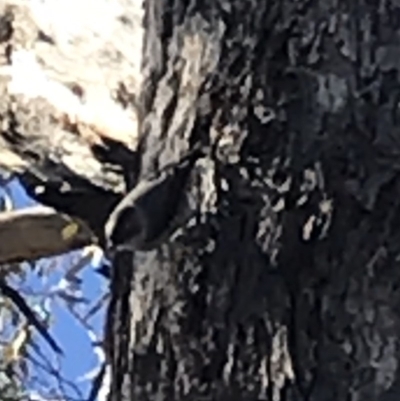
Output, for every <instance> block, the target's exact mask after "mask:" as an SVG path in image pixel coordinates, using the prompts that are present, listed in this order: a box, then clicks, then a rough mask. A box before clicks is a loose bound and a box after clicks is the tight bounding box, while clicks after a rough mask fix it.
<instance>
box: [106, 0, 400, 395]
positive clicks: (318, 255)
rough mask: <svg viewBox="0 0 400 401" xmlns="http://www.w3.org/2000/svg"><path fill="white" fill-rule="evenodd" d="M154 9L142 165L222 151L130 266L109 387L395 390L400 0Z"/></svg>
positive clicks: (119, 272) (159, 391) (117, 315)
mask: <svg viewBox="0 0 400 401" xmlns="http://www.w3.org/2000/svg"><path fill="white" fill-rule="evenodd" d="M145 9H146V16H145V23H144V24H145V28H146V32H145V42H144V50H143V51H144V53H143V57H144V59H143V60H144V61H143V77H144V84H143V87H142V93H141V95H142V96H141V100H140V107H141V121H140V123H141V124H140V138H141V141H142V142H141V145H142V146H141V152H142V153H141V157H142V158H141V168H142V171H144V172H145V173H146V172H148V171H150V170H152V169H154V168H155V166H158V168H162V166H163V165H165V164H167V163H169V162H173V161H176V160H178V159H179V157H180V156H181V155H182V154H183V153H184V152H185V151H186V150H187V149H188V148H190V147H191V146H192V145H191V144H193V143H196V142H198V141H200V142H202V143H210V144H211V145H212V147H211V148H212V150H211V151H210V153H209V155H208V156H206V157H204V158H202V159H201V160H199V161H198V163H197V164H196V167H195V169H194V171H193V174H192V180H191V183H190V185H189V186H188V187H187V188H186V189H185V193H186V195H187V198H188V208H187V209H189V214H188V216H189V218H188V220H187V221H188V222H187V224H186V225H185V226H182V227H181V228H180V229H178V230H177V232H176V233H175V235H174V236H173V237H172V238H171V239H170V240H169V241H168V242H167V243H164V244H162V245H160V246H159V247H158V248H157V249H155V250H153V251H151V252H136V253H135V254H134V255H133V259H132V261H131V260H130V257H129V255H126V254H124V255H119V257H117V259H116V260H115V262H114V273H113V296H114V301H113V303H112V305H111V313H110V332H111V333H112V334H111V338H112V347H111V350H110V355H111V363H112V368H113V369H112V371H113V373H112V390H111V397H110V399H112V400H118V401H119V400H132V399H134V400H153V399H157V400H175V401H178V400H221V401H222V400H229V401H232V400H260V399H268V400H315V401H327V400H343V399H348V400H385V401H388V400H395V399H398V398H399V397H400V375H399V369H398V361H399V336H400V320H399V311H398V305H399V290H398V286H399V278H400V273H399V271H400V270H399V252H400V247H399V243H400V242H399V241H400V236H399V233H400V231H399V222H400V214H399V212H400V210H399V201H398V198H397V197H398V196H399V180H398V178H397V175H398V163H397V161H396V158H397V157H398V154H399V150H400V147H399V146H400V142H399V141H400V140H399V138H400V136H399V135H400V132H399V123H398V118H399V117H398V96H399V89H398V87H399V78H398V72H399V61H398V60H399V55H400V47H399V45H398V40H399V32H398V16H399V15H400V14H399V13H400V8H399V5H398V4H397V2H390V1H389V2H388V1H380V2H368V1H358V2H351V1H341V2H338V1H334V0H331V1H329V0H328V1H324V2H317V1H298V2H293V1H262V2H260V1H252V0H242V1H237V2H232V1H224V0H217V1H214V2H209V3H205V2H199V1H196V0H191V1H183V0H175V1H171V0H170V1H163V2H160V1H158V0H148V1H146V3H145ZM186 212H187V210H186ZM128 279H131V282H130V283H128Z"/></svg>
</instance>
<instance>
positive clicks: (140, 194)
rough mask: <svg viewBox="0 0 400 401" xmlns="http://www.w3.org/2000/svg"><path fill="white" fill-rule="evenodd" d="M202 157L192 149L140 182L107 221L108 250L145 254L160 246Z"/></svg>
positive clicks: (201, 152) (200, 153)
mask: <svg viewBox="0 0 400 401" xmlns="http://www.w3.org/2000/svg"><path fill="white" fill-rule="evenodd" d="M199 150H200V152H199ZM202 154H203V151H201V149H198V148H197V149H194V150H193V151H192V152H190V153H189V154H188V155H186V157H184V158H182V159H181V160H180V161H179V162H177V163H175V164H174V165H172V166H169V167H168V168H165V169H163V170H162V171H161V172H160V173H159V174H157V175H155V174H153V175H151V176H148V177H142V178H141V179H139V181H138V183H137V185H136V186H135V187H133V189H131V190H130V191H129V192H128V193H127V194H126V195H125V197H124V198H123V199H122V200H121V201H120V202H119V203H118V204H117V206H116V207H115V208H114V210H113V211H112V212H111V214H110V215H109V217H108V220H107V222H106V224H105V238H106V244H107V249H108V250H114V251H118V250H124V249H125V250H134V251H135V250H143V251H145V250H149V249H153V248H155V247H157V245H159V244H160V242H161V241H162V240H163V239H164V238H165V237H166V235H167V234H168V233H170V229H171V224H170V223H171V222H172V220H173V218H174V216H175V215H176V214H177V212H178V208H179V205H180V200H181V196H182V192H183V190H184V187H185V185H186V182H187V179H188V177H189V175H190V172H191V170H192V167H193V165H194V163H195V161H196V160H197V159H198V158H199V157H200V156H201V155H202Z"/></svg>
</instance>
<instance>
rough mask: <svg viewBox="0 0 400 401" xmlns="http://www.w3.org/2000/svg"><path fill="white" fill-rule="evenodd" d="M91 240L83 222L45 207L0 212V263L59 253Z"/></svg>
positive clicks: (91, 234)
mask: <svg viewBox="0 0 400 401" xmlns="http://www.w3.org/2000/svg"><path fill="white" fill-rule="evenodd" d="M93 242H95V237H94V235H93V233H92V232H91V231H90V230H89V228H88V227H87V226H86V225H85V224H84V223H82V222H81V221H79V220H76V219H73V218H71V217H70V216H67V215H65V214H60V213H57V212H56V211H55V210H54V209H52V208H49V207H44V206H33V207H29V208H25V209H20V210H13V211H9V212H2V213H0V264H4V263H12V262H21V261H26V260H34V259H38V258H43V257H49V256H54V255H59V254H62V253H65V252H68V251H72V250H74V249H78V248H82V247H84V246H86V245H89V244H91V243H93Z"/></svg>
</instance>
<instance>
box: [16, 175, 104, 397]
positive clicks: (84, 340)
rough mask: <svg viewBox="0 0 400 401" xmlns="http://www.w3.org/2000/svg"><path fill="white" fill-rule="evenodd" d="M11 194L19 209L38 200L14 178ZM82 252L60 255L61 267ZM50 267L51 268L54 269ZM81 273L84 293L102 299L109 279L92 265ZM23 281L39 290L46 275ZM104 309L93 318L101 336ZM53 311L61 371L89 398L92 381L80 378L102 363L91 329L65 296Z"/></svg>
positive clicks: (53, 278)
mask: <svg viewBox="0 0 400 401" xmlns="http://www.w3.org/2000/svg"><path fill="white" fill-rule="evenodd" d="M8 194H9V195H10V197H11V199H12V200H13V204H14V208H16V209H17V208H22V207H27V206H30V205H33V204H35V202H34V201H33V200H32V199H30V198H29V197H28V196H27V194H26V192H25V190H24V189H23V187H22V186H21V185H20V184H19V183H18V181H17V180H13V181H12V182H10V183H9V185H8ZM80 252H81V251H75V252H72V253H70V254H68V255H63V256H61V257H57V263H58V266H60V265H64V266H62V267H67V265H68V263H71V262H73V261H74V260H76V259H77V258H78V257H79V253H80ZM50 262H51V260H50V259H47V260H46V259H44V260H41V261H39V263H50ZM49 270H50V271H51V269H49ZM60 270H61V271H62V270H64V269H63V268H62V269H58V268H57V269H55V271H54V273H53V274H50V275H49V276H48V277H46V280H45V284H44V287H45V288H51V286H54V285H57V283H58V282H59V280H60V278H61V277H62V274H61V273H60ZM78 276H79V278H80V279H81V280H82V286H81V289H82V295H83V296H84V297H85V298H87V299H89V300H92V301H94V300H97V299H99V298H100V296H101V294H103V293H104V291H106V288H107V282H106V280H105V279H103V278H102V277H101V276H100V275H99V274H97V273H96V272H95V271H94V269H93V266H91V265H90V264H89V265H88V266H86V267H85V268H84V269H83V270H81V271H80V273H79V275H78ZM21 284H22V286H23V287H24V288H25V287H28V288H29V289H32V290H33V291H35V289H40V288H41V287H42V288H43V278H41V277H39V276H38V275H37V274H36V273H35V272H29V274H28V275H27V277H26V278H24V281H23V282H21V281H19V285H21ZM31 306H32V304H31ZM84 308H85V306H83V307H82V308H80V309H81V310H84ZM86 308H87V306H86ZM104 312H105V311H104V308H103V309H102V310H101V311H100V312H98V313H97V314H96V315H94V317H92V319H91V320H90V325H91V327H92V328H93V330H94V332H95V333H96V334H98V335H99V336H100V337H101V336H102V332H103V325H104ZM51 313H52V316H53V317H54V322H53V324H52V325H51V329H50V332H51V334H52V335H53V337H54V338H55V339H56V341H57V342H58V344H60V345H61V347H62V348H63V350H64V353H65V356H64V357H62V358H61V373H62V375H63V376H64V377H65V378H66V379H69V380H71V381H73V382H74V383H75V384H76V385H78V386H79V388H80V389H81V390H82V391H83V394H84V396H85V397H87V395H88V391H89V390H90V385H91V381H90V380H88V381H85V380H79V378H80V377H81V376H83V375H84V374H85V373H87V372H88V371H90V370H92V369H94V368H95V367H96V366H97V365H98V359H97V356H96V355H95V353H94V350H93V348H92V346H91V343H90V338H89V336H88V332H87V330H86V329H85V328H84V327H83V326H82V325H81V324H80V323H79V322H78V321H77V319H76V317H74V316H73V315H72V314H71V313H70V312H69V310H68V308H67V307H66V305H65V303H64V302H62V300H61V299H59V300H57V301H56V302H52V304H51ZM52 321H53V320H52ZM36 339H37V340H38V342H39V344H40V347H41V349H42V350H43V352H44V353H45V354H46V356H48V357H49V358H50V360H52V359H53V356H54V355H53V353H52V351H51V349H50V348H49V347H48V346H47V344H46V343H45V342H44V341H43V340H42V339H41V338H40V337H39V336H38V335H36Z"/></svg>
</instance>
